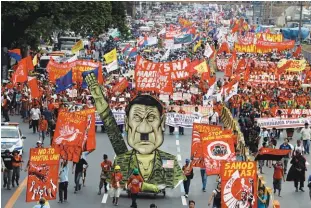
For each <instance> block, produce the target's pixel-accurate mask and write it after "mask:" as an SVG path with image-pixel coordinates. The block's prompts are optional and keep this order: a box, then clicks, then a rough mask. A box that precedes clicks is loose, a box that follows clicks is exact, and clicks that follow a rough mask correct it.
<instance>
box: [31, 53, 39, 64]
mask: <svg viewBox="0 0 311 208" xmlns="http://www.w3.org/2000/svg"><path fill="white" fill-rule="evenodd" d="M32 64H33V66H37V64H38V54H36V55H35V57H33V59H32Z"/></svg>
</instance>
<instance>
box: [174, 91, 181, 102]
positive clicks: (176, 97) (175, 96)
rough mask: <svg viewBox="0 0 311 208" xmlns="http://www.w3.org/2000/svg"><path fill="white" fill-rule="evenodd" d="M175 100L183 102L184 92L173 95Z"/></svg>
mask: <svg viewBox="0 0 311 208" xmlns="http://www.w3.org/2000/svg"><path fill="white" fill-rule="evenodd" d="M173 100H183V96H182V92H175V93H173Z"/></svg>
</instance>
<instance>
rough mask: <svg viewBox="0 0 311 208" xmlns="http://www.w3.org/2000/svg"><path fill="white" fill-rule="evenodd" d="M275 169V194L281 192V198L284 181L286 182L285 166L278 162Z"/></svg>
mask: <svg viewBox="0 0 311 208" xmlns="http://www.w3.org/2000/svg"><path fill="white" fill-rule="evenodd" d="M273 167H274V173H273V189H274V193H276V190H278V191H279V196H281V188H282V179H283V181H284V182H285V178H284V170H283V165H282V161H281V160H280V161H277V163H276V164H275V165H273Z"/></svg>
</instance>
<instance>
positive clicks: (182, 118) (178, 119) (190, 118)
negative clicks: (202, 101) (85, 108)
mask: <svg viewBox="0 0 311 208" xmlns="http://www.w3.org/2000/svg"><path fill="white" fill-rule="evenodd" d="M113 116H114V118H115V119H116V122H117V124H118V125H122V124H124V118H125V113H121V112H120V113H119V112H113ZM95 118H96V121H95V124H96V126H102V125H103V122H102V120H101V118H100V116H99V114H98V113H97V112H95ZM194 122H195V123H208V122H209V121H208V116H204V117H200V116H197V115H193V114H180V113H166V122H165V124H166V125H168V126H174V127H179V126H180V127H184V128H192V126H193V123H194Z"/></svg>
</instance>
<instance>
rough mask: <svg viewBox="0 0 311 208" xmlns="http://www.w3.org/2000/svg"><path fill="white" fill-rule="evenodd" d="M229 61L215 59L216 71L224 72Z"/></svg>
mask: <svg viewBox="0 0 311 208" xmlns="http://www.w3.org/2000/svg"><path fill="white" fill-rule="evenodd" d="M228 62H229V59H227V58H216V65H217V69H218V71H224V70H225V69H226V67H227V65H228Z"/></svg>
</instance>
